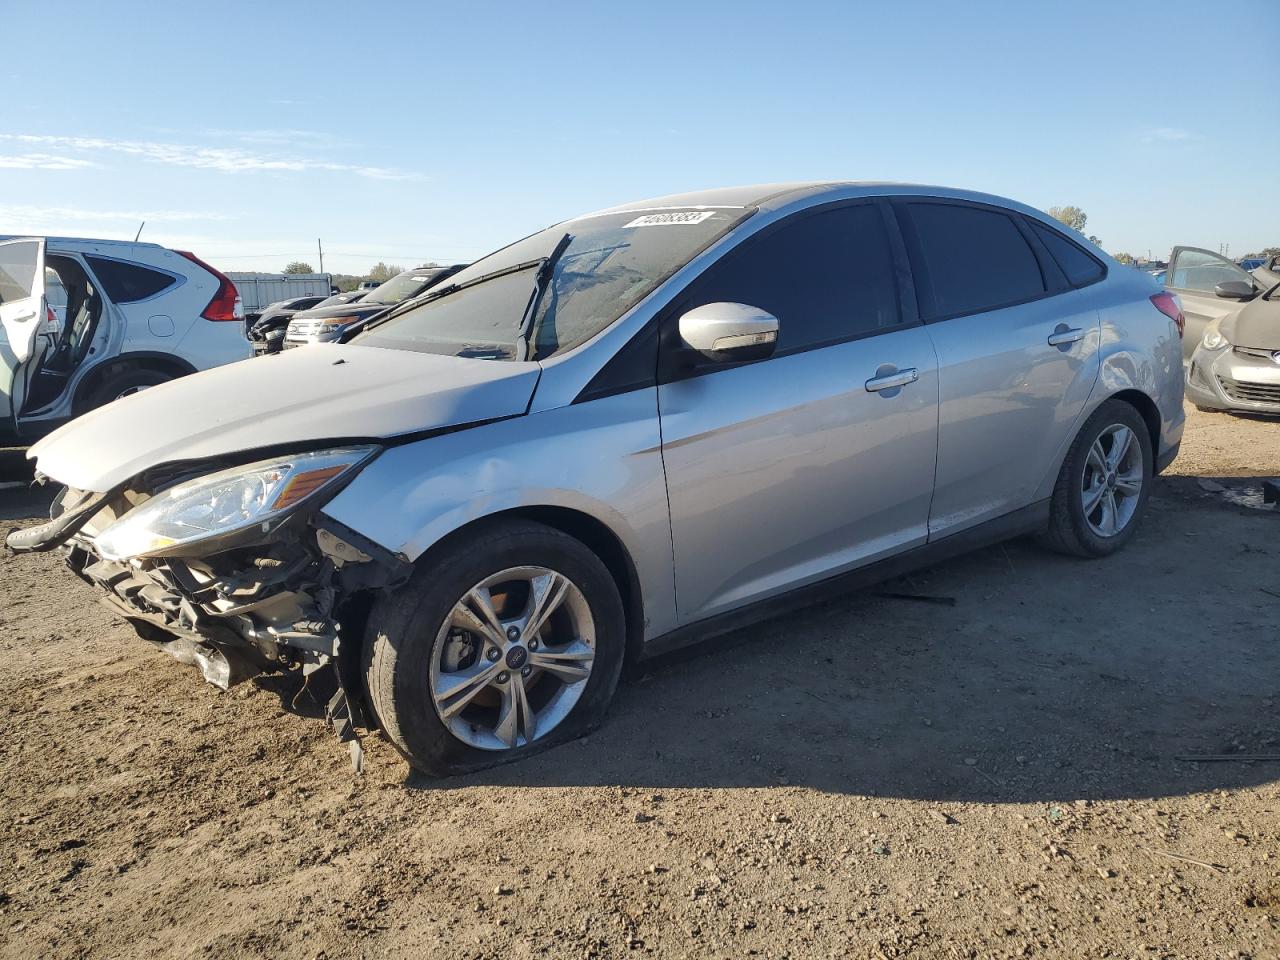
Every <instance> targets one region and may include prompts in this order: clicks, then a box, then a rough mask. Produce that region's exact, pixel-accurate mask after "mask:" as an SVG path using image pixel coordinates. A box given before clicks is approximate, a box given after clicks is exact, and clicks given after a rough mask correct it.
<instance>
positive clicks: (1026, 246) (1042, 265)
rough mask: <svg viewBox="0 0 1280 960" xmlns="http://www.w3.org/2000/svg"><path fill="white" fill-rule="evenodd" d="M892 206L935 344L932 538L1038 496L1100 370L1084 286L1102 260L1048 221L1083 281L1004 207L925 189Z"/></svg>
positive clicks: (1097, 274) (1095, 319) (1092, 311)
mask: <svg viewBox="0 0 1280 960" xmlns="http://www.w3.org/2000/svg"><path fill="white" fill-rule="evenodd" d="M895 209H896V210H897V212H898V215H899V221H900V222H901V224H902V231H903V235H904V237H905V239H906V242H907V249H908V251H909V252H910V256H911V266H912V275H913V277H914V280H915V289H916V296H917V298H918V299H919V302H920V311H921V314H922V315H923V316H924V318H925V322H926V328H927V329H928V331H929V334H930V337H931V339H932V341H933V345H934V348H935V349H936V350H937V354H938V391H939V412H938V476H937V483H936V485H935V488H934V494H933V505H932V507H931V509H930V512H929V538H930V539H931V540H935V539H938V538H940V537H943V536H947V535H949V534H952V533H957V532H959V531H961V530H963V529H965V528H967V527H972V526H975V525H976V524H978V523H981V522H982V521H984V520H993V519H996V518H997V517H1000V516H1003V515H1005V514H1008V513H1012V512H1013V511H1015V510H1018V509H1019V508H1021V507H1025V506H1028V505H1029V504H1030V503H1031V502H1032V500H1033V499H1034V496H1035V491H1036V488H1037V487H1038V486H1039V484H1040V481H1041V480H1042V479H1043V478H1044V476H1045V473H1046V471H1047V470H1048V469H1049V468H1050V465H1051V463H1052V462H1053V459H1054V455H1055V453H1056V452H1057V451H1058V450H1060V449H1061V448H1062V446H1063V445H1064V443H1065V442H1066V440H1067V438H1068V437H1070V436H1072V435H1073V434H1074V432H1075V430H1076V423H1077V421H1078V420H1079V418H1080V416H1081V412H1082V411H1083V409H1084V404H1085V401H1086V400H1087V398H1088V396H1089V392H1090V390H1091V389H1092V388H1093V384H1094V381H1095V380H1096V379H1097V376H1098V341H1099V336H1100V321H1099V314H1098V310H1097V307H1096V305H1095V304H1094V302H1093V297H1092V295H1091V294H1090V292H1089V287H1091V286H1092V284H1093V283H1096V282H1097V281H1098V280H1101V279H1102V278H1103V277H1104V276H1105V267H1103V265H1102V263H1101V262H1100V261H1097V260H1095V259H1093V258H1092V256H1091V255H1090V254H1088V253H1087V252H1086V251H1084V250H1083V248H1081V247H1079V246H1078V245H1077V244H1075V242H1074V241H1070V240H1068V239H1067V238H1066V236H1065V235H1064V234H1059V233H1057V232H1056V231H1052V237H1051V239H1052V238H1057V239H1059V240H1061V241H1062V242H1064V243H1068V244H1070V245H1071V248H1072V249H1073V250H1074V251H1075V252H1076V253H1077V254H1078V255H1079V256H1080V257H1083V258H1084V259H1083V261H1081V262H1080V264H1079V265H1078V267H1076V268H1075V269H1076V270H1077V271H1078V272H1079V274H1080V276H1081V279H1080V280H1079V281H1078V282H1079V283H1080V284H1081V287H1080V288H1079V289H1077V288H1076V285H1075V284H1074V283H1072V282H1070V281H1069V280H1068V277H1067V275H1066V274H1065V273H1064V270H1063V268H1062V267H1059V266H1058V265H1057V261H1056V260H1054V259H1053V258H1052V257H1050V255H1049V254H1048V251H1047V249H1046V247H1045V244H1044V241H1043V240H1041V239H1040V238H1039V236H1038V235H1037V233H1036V228H1035V227H1033V226H1032V225H1031V223H1029V222H1028V221H1025V220H1024V219H1023V218H1022V217H1021V215H1020V214H1017V213H1014V212H1012V211H1008V210H1004V209H1002V208H999V207H992V206H987V205H982V204H973V203H965V202H955V201H944V200H933V199H923V198H922V199H918V200H917V199H906V200H902V201H900V202H898V203H896V204H895ZM1044 229H1048V228H1044ZM1090 263H1091V264H1092V266H1093V271H1092V274H1089V272H1088V269H1087V267H1088V265H1089V264H1090Z"/></svg>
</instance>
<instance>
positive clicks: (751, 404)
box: [8, 183, 1183, 774]
mask: <svg viewBox="0 0 1280 960" xmlns="http://www.w3.org/2000/svg"><path fill="white" fill-rule="evenodd" d="M1182 322H1183V321H1182V316H1181V313H1180V311H1179V308H1178V304H1177V301H1176V299H1175V298H1174V297H1173V296H1171V295H1169V294H1168V293H1164V292H1162V291H1160V289H1159V288H1158V287H1157V286H1156V285H1155V283H1154V282H1153V281H1152V280H1151V278H1149V277H1147V276H1145V275H1143V274H1141V273H1139V272H1138V271H1135V270H1130V269H1125V268H1122V267H1118V265H1117V264H1115V262H1114V261H1112V260H1110V259H1109V258H1108V257H1107V256H1106V255H1105V254H1103V253H1102V252H1101V251H1099V250H1098V249H1097V248H1096V247H1094V246H1092V245H1090V244H1089V243H1088V242H1087V241H1086V240H1084V239H1083V238H1082V237H1080V236H1079V235H1078V234H1075V233H1071V232H1069V231H1066V230H1064V229H1063V228H1062V227H1061V226H1060V225H1059V224H1057V223H1056V222H1055V221H1053V220H1051V219H1049V218H1048V217H1046V216H1045V215H1044V214H1042V213H1040V212H1039V211H1037V210H1033V209H1031V208H1030V207H1026V206H1023V205H1021V204H1018V203H1014V202H1012V201H1008V200H1003V199H1000V198H998V197H993V196H987V195H984V194H977V193H970V192H965V191H959V190H949V189H941V188H936V187H921V186H906V185H890V184H857V183H810V184H798V185H796V184H792V185H770V186H759V187H745V188H734V189H718V190H708V191H704V192H699V193H689V194H683V195H679V196H670V197H663V198H660V199H656V200H648V201H643V202H639V203H632V204H627V205H624V206H619V207H615V208H612V209H609V210H604V211H601V212H598V213H593V214H588V215H586V216H582V217H578V218H576V219H573V220H569V221H566V222H564V223H561V224H558V225H556V226H553V227H551V228H549V229H547V230H544V231H541V232H539V233H536V234H533V235H532V236H529V237H527V238H525V239H523V240H520V241H517V242H516V243H513V244H511V245H510V246H508V247H505V248H503V249H501V250H499V251H498V252H496V253H494V254H492V255H490V256H488V257H486V258H484V259H482V260H480V261H479V262H477V263H475V264H472V265H471V266H469V267H467V268H466V269H464V270H462V271H461V272H459V273H457V274H456V275H455V276H453V277H452V278H451V279H450V282H449V283H447V284H442V285H441V286H440V288H439V289H437V290H434V291H431V292H429V293H428V294H427V295H425V296H423V297H420V298H418V299H417V300H416V301H414V302H413V303H411V304H407V305H406V306H405V307H403V308H399V309H396V310H392V311H390V312H388V313H386V314H383V315H381V316H379V317H377V318H375V319H373V320H371V321H368V322H367V323H365V324H364V325H363V327H362V328H361V329H359V330H358V331H357V330H354V329H353V330H351V331H348V334H347V335H346V336H345V337H344V341H346V342H343V343H339V344H322V345H319V346H317V347H314V348H312V349H307V350H292V351H287V352H285V353H282V354H278V355H275V356H269V357H263V358H260V359H256V360H253V361H250V362H247V363H241V364H237V365H235V366H234V367H231V368H226V369H222V370H217V371H213V372H210V373H207V374H202V375H200V376H195V377H189V378H186V379H184V380H181V381H178V382H176V383H173V384H169V385H166V386H163V387H159V388H156V389H153V390H149V391H147V392H146V393H143V394H140V395H138V396H135V397H130V398H127V399H126V400H123V401H121V402H118V403H115V404H112V405H111V406H109V407H106V408H104V409H102V410H99V411H97V412H95V413H93V414H90V415H88V416H86V417H84V418H82V419H81V420H78V421H76V422H75V423H73V424H71V425H69V426H68V427H65V428H64V429H62V430H61V431H59V432H58V433H55V434H54V435H52V436H50V437H49V438H47V439H46V440H44V441H43V442H42V443H40V444H38V445H37V446H36V447H34V448H33V450H32V455H33V456H34V457H35V458H36V461H37V469H38V471H39V473H40V474H41V475H42V476H45V477H48V478H49V479H51V480H53V481H56V482H58V483H60V484H63V485H64V486H65V487H66V489H65V490H64V491H63V492H62V493H61V495H60V496H59V498H58V500H57V501H56V504H55V508H54V514H55V515H54V517H53V519H52V520H51V521H50V522H49V523H47V524H45V525H42V526H40V527H35V528H28V529H25V530H20V531H17V532H15V533H13V534H11V535H10V536H9V539H8V542H9V544H10V546H11V547H12V548H14V549H17V550H39V549H51V548H53V547H56V546H62V547H63V548H64V549H65V550H66V553H67V559H68V562H69V564H70V566H71V568H72V569H73V570H74V571H76V572H77V573H78V574H79V575H80V576H82V577H83V578H84V579H86V580H88V581H89V582H90V583H93V584H95V585H97V586H98V587H100V588H101V590H102V591H103V594H104V596H105V597H107V599H108V600H109V601H110V602H111V603H113V604H114V606H115V607H116V609H117V610H119V612H120V613H121V614H123V615H124V616H125V617H127V618H128V619H130V620H131V621H133V622H134V623H135V625H137V626H138V628H139V631H140V632H142V633H143V634H144V635H145V636H148V637H152V638H154V639H157V640H158V641H160V642H163V643H164V644H165V646H166V647H167V648H168V649H169V650H170V651H171V652H173V653H175V654H177V655H179V656H181V657H182V658H184V659H186V660H189V661H193V662H196V663H198V664H200V665H201V667H202V669H203V670H204V672H205V675H206V677H208V678H209V679H211V680H212V681H214V682H217V683H220V684H222V685H228V684H230V683H233V682H235V681H237V680H239V679H243V678H245V677H247V676H250V675H252V674H254V673H257V672H260V671H266V670H276V671H279V670H287V669H299V670H301V671H304V672H307V673H311V672H313V671H316V670H326V671H331V672H332V673H333V675H334V676H335V677H336V681H337V685H336V688H337V692H336V693H335V694H334V696H333V700H332V702H331V703H330V706H329V714H330V718H331V720H332V722H333V724H334V726H335V728H336V729H337V730H338V732H339V733H340V734H341V735H342V736H343V737H344V738H346V739H351V738H353V737H354V736H355V731H356V730H358V729H361V728H380V729H381V730H382V731H383V732H384V733H385V735H386V736H387V737H388V738H389V739H390V741H391V742H392V743H393V744H395V746H396V747H397V749H399V750H400V751H401V753H403V755H404V756H405V757H406V758H407V759H408V760H409V762H410V763H411V764H413V765H414V766H415V767H417V768H419V769H421V770H424V771H427V772H429V773H432V774H453V773H457V772H460V771H465V770H471V769H476V768H478V767H483V766H486V765H489V764H493V763H496V762H500V761H503V760H508V759H513V758H518V757H522V756H526V755H528V754H531V753H534V752H537V751H538V750H540V749H543V748H545V747H547V746H549V745H552V744H555V743H558V742H561V741H563V740H565V739H567V738H570V737H573V736H577V735H580V734H581V733H582V732H584V731H585V730H588V729H590V728H591V727H592V726H593V725H595V724H597V723H598V722H600V720H601V719H602V717H603V715H604V712H605V708H606V706H607V704H608V702H609V700H610V698H611V697H612V695H613V692H614V688H615V686H616V684H617V682H618V678H619V674H620V672H621V670H622V667H623V664H624V662H626V661H628V660H632V659H637V658H642V657H645V656H649V655H652V654H655V653H660V652H664V651H670V650H672V649H675V648H677V647H680V646H682V645H684V644H688V643H691V642H695V641H698V640H701V639H703V638H705V637H708V636H710V635H712V634H715V633H717V632H721V631H725V630H728V629H732V628H734V627H735V626H738V625H741V624H744V623H746V622H749V621H751V620H753V619H757V618H760V617H764V616H768V615H770V614H774V613H777V612H778V611H779V610H782V609H785V608H786V607H787V606H789V605H794V604H797V603H802V602H805V601H806V600H808V599H809V598H811V597H813V596H816V595H819V594H825V593H828V592H830V591H833V590H848V589H851V588H853V587H856V586H858V585H860V584H865V583H868V582H871V581H874V580H877V579H883V578H885V577H888V576H892V575H895V574H898V573H901V572H903V571H905V570H907V569H909V568H911V567H914V566H919V565H922V564H927V563H932V562H935V561H937V560H938V559H940V558H943V557H946V556H951V555H954V554H957V553H960V552H963V551H966V550H971V549H973V548H975V547H978V546H981V545H983V544H987V543H991V542H993V541H997V540H1000V539H1003V538H1008V537H1012V536H1017V535H1021V534H1027V533H1035V534H1040V535H1041V536H1042V537H1043V538H1044V540H1045V541H1046V542H1047V543H1048V544H1049V545H1050V546H1051V547H1053V548H1056V549H1058V550H1061V551H1065V552H1067V553H1071V554H1075V555H1079V556H1084V557H1098V556H1105V555H1107V554H1109V553H1111V552H1113V551H1115V550H1117V549H1119V548H1120V547H1122V546H1123V545H1124V544H1125V543H1126V542H1127V541H1128V540H1129V539H1130V538H1131V537H1132V536H1133V534H1134V532H1135V529H1136V528H1137V526H1138V522H1139V519H1140V517H1141V516H1142V513H1143V508H1144V505H1145V503H1146V500H1147V496H1148V494H1149V491H1150V488H1151V479H1152V476H1153V474H1155V473H1157V472H1159V471H1160V470H1161V469H1162V468H1163V467H1164V466H1165V465H1167V464H1168V463H1169V462H1170V461H1171V460H1172V459H1173V457H1174V456H1175V455H1176V453H1177V450H1178V445H1179V441H1180V438H1181V433H1182V425H1183V412H1182V389H1183V378H1182V362H1181V339H1180V338H1181V333H1182ZM1065 569H1066V568H1064V571H1065Z"/></svg>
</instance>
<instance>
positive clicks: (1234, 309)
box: [1167, 247, 1280, 414]
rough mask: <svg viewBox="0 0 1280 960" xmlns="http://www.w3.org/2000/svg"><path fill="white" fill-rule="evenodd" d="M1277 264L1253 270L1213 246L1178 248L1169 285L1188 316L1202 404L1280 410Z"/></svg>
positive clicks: (1196, 396) (1191, 367) (1190, 385)
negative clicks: (1271, 269)
mask: <svg viewBox="0 0 1280 960" xmlns="http://www.w3.org/2000/svg"><path fill="white" fill-rule="evenodd" d="M1269 265H1270V266H1274V265H1275V264H1273V263H1272V264H1268V263H1267V262H1266V261H1261V262H1259V263H1258V265H1257V266H1256V267H1254V268H1253V272H1252V273H1247V272H1246V271H1245V270H1244V269H1243V268H1242V267H1241V266H1239V265H1237V264H1234V263H1232V262H1231V261H1229V260H1227V259H1226V258H1225V257H1222V256H1220V255H1219V254H1216V253H1213V252H1211V251H1209V250H1197V249H1194V248H1191V247H1179V248H1177V249H1176V250H1174V260H1173V261H1172V263H1171V265H1170V272H1169V280H1168V283H1167V285H1168V286H1169V288H1170V289H1171V290H1174V291H1175V292H1176V293H1177V295H1178V298H1179V299H1180V300H1181V301H1182V305H1183V311H1184V312H1185V313H1186V315H1187V318H1188V319H1187V339H1186V341H1184V343H1185V344H1186V345H1187V346H1188V347H1189V348H1190V356H1189V362H1188V366H1187V398H1188V399H1189V400H1190V401H1191V402H1192V403H1194V404H1195V405H1196V406H1197V407H1199V408H1200V409H1201V410H1233V411H1239V412H1245V413H1264V414H1280V293H1278V291H1280V273H1273V272H1271V271H1269V270H1268V269H1267V267H1268V266H1269ZM1175 283H1176V284H1177V286H1174V284H1175ZM1210 284H1212V286H1210ZM1193 316H1194V317H1196V324H1197V327H1196V328H1197V329H1198V330H1199V333H1198V335H1194V336H1193V335H1192V329H1193V327H1192V322H1191V318H1192V317H1193Z"/></svg>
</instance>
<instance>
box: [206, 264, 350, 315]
mask: <svg viewBox="0 0 1280 960" xmlns="http://www.w3.org/2000/svg"><path fill="white" fill-rule="evenodd" d="M227 276H228V277H229V278H230V279H231V282H232V283H234V284H235V285H236V290H237V291H239V293H240V301H241V303H243V304H244V312H245V314H246V315H248V314H251V313H261V312H262V310H263V308H264V307H266V306H267V305H268V304H272V303H276V302H277V301H279V300H292V299H293V298H294V297H327V296H329V293H330V291H331V290H332V288H333V278H332V277H331V276H330V275H329V274H327V273H228V274H227Z"/></svg>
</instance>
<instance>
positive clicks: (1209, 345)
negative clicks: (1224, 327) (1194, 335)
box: [1200, 327, 1228, 350]
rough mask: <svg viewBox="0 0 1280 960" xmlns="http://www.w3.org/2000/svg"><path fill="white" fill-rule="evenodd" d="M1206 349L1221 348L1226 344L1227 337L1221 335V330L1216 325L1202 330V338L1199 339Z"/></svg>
mask: <svg viewBox="0 0 1280 960" xmlns="http://www.w3.org/2000/svg"><path fill="white" fill-rule="evenodd" d="M1200 343H1201V345H1202V346H1203V347H1204V348H1205V349H1206V350H1221V349H1222V348H1223V347H1225V346H1227V345H1228V344H1227V338H1226V337H1224V336H1223V335H1222V331H1221V330H1219V329H1218V328H1217V327H1209V328H1208V329H1207V330H1205V332H1204V338H1203V339H1202V340H1201V341H1200Z"/></svg>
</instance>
